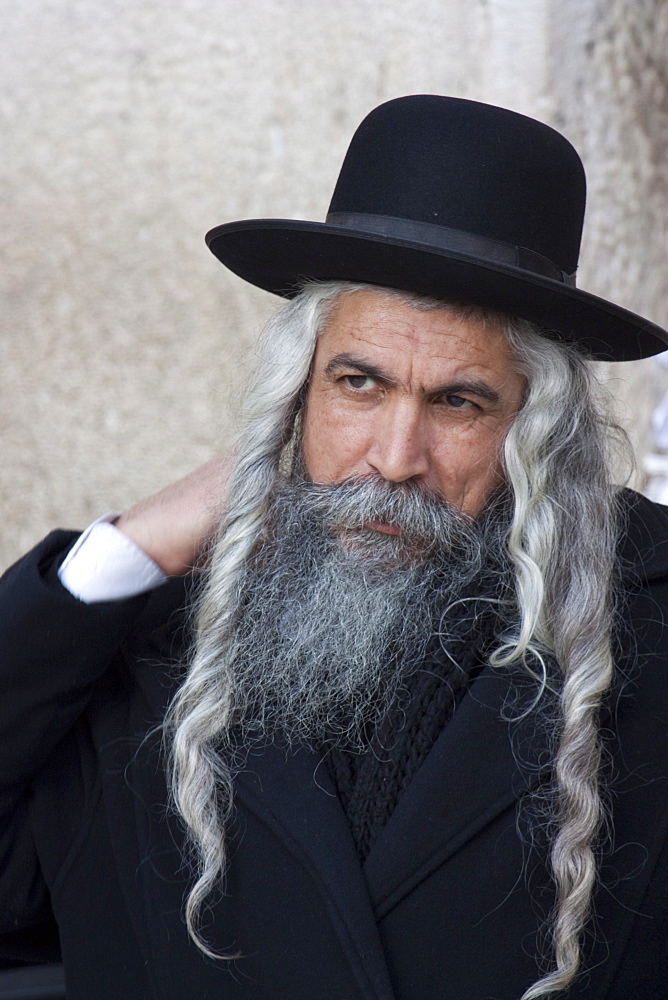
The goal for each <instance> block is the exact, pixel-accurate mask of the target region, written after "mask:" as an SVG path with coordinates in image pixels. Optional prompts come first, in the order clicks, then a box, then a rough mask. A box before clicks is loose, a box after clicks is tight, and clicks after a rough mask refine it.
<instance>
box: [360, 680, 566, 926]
mask: <svg viewBox="0 0 668 1000" xmlns="http://www.w3.org/2000/svg"><path fill="white" fill-rule="evenodd" d="M510 690H517V678H514V684H513V685H511V684H510V683H509V678H508V674H507V673H506V672H505V671H500V670H496V669H494V668H492V667H487V668H486V669H485V671H484V672H483V673H482V675H481V676H480V677H479V678H478V680H477V681H476V682H475V683H474V684H472V685H471V687H470V688H469V690H468V692H467V694H466V695H465V696H464V698H463V699H462V702H461V704H460V705H459V707H458V709H457V711H456V712H455V714H454V717H453V718H452V720H451V721H450V722H449V723H448V725H447V726H446V727H445V729H444V730H443V732H442V733H441V735H440V737H439V738H438V740H437V741H436V743H435V745H434V747H433V748H432V750H431V752H430V753H429V755H428V756H427V758H426V760H425V761H424V763H423V764H422V766H421V767H420V768H419V770H418V771H417V773H416V774H415V775H414V777H413V779H412V781H411V783H410V785H409V786H408V788H407V789H406V791H405V792H404V794H403V796H402V797H401V799H400V800H399V802H398V804H397V807H396V809H395V810H394V813H393V814H392V816H391V818H390V820H389V822H388V824H387V826H386V827H385V829H384V830H383V832H382V834H381V835H380V837H379V838H378V840H377V842H376V843H375V844H374V846H373V848H372V850H371V852H370V854H369V856H368V858H367V860H366V864H365V866H364V874H365V877H366V881H367V884H368V886H369V892H370V895H371V899H372V902H373V905H374V910H375V914H376V918H377V919H381V918H382V917H383V915H384V914H385V913H387V912H388V910H390V909H391V908H392V907H393V906H395V905H396V903H397V902H398V901H399V900H400V899H401V898H402V897H403V896H404V895H405V894H406V893H408V892H410V891H411V890H412V889H413V888H414V887H415V886H416V885H417V884H418V883H419V882H420V881H421V880H422V879H424V878H425V877H426V876H427V875H428V874H429V873H430V872H431V871H433V870H434V869H435V868H437V867H439V866H440V865H442V864H444V863H445V862H446V861H447V860H448V858H449V857H450V856H451V855H452V854H454V853H455V852H456V851H457V850H459V849H460V848H461V847H462V846H463V845H464V844H465V843H467V841H469V840H471V839H472V838H473V837H474V836H475V835H476V834H477V833H478V832H479V831H480V830H481V829H482V828H483V827H484V826H486V824H487V823H489V822H490V821H491V820H492V819H493V818H494V817H495V816H497V815H498V814H499V813H500V812H502V811H503V810H504V809H507V808H508V807H509V806H510V805H512V803H513V802H514V801H515V800H516V799H517V798H519V797H520V796H521V795H522V793H523V792H524V791H526V789H527V788H528V787H529V786H530V785H531V784H533V783H534V782H535V781H538V780H539V779H540V776H541V773H542V772H543V770H544V766H543V765H544V762H545V761H546V760H547V758H548V756H549V755H547V754H546V753H545V751H546V750H547V744H548V739H547V734H546V733H545V732H544V731H541V730H539V729H538V728H536V727H535V725H534V724H528V721H521V722H517V723H509V722H508V721H507V719H506V718H504V715H505V713H506V712H510V713H515V714H517V708H516V707H515V708H513V707H506V703H507V699H508V693H509V691H510ZM516 760H519V761H521V764H522V766H521V768H520V767H519V766H518V763H517V762H516Z"/></svg>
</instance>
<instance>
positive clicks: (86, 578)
mask: <svg viewBox="0 0 668 1000" xmlns="http://www.w3.org/2000/svg"><path fill="white" fill-rule="evenodd" d="M116 517H118V514H117V513H111V514H105V515H104V517H99V518H98V519H97V521H93V523H92V524H91V525H90V526H89V527H88V528H86V530H85V531H84V533H83V534H82V535H81V536H80V537H79V539H78V540H77V542H76V543H75V545H74V547H73V548H72V549H71V550H70V551H69V553H68V554H67V556H66V558H65V560H64V561H63V564H62V566H61V567H60V569H59V570H58V577H59V579H60V582H61V583H62V584H63V586H64V587H65V588H66V589H67V590H69V592H70V594H73V595H74V597H78V599H79V600H80V601H83V602H84V604H95V603H97V602H99V601H121V600H124V599H125V598H128V597H135V596H136V595H137V594H143V593H144V592H145V591H147V590H153V588H154V587H158V586H159V585H160V584H161V583H164V582H165V580H166V579H167V576H166V575H165V574H164V573H163V572H162V570H161V569H160V567H159V566H158V565H157V563H155V562H154V561H153V560H152V559H151V557H150V556H147V555H146V553H145V552H144V551H143V549H140V548H139V546H138V545H135V543H134V542H133V541H131V540H130V539H129V538H128V536H127V535H125V534H123V532H122V531H120V530H119V529H118V528H116V527H115V526H114V525H113V524H111V521H112V520H114V519H115V518H116Z"/></svg>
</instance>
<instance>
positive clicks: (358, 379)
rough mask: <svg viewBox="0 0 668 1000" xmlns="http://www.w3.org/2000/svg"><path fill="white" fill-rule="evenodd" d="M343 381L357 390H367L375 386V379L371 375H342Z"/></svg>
mask: <svg viewBox="0 0 668 1000" xmlns="http://www.w3.org/2000/svg"><path fill="white" fill-rule="evenodd" d="M343 381H344V382H345V383H346V385H348V386H350V388H351V389H356V390H357V392H368V391H369V390H370V389H375V387H376V380H375V378H372V377H371V375H344V376H343Z"/></svg>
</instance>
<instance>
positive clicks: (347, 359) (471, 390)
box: [325, 353, 501, 405]
mask: <svg viewBox="0 0 668 1000" xmlns="http://www.w3.org/2000/svg"><path fill="white" fill-rule="evenodd" d="M346 368H354V369H355V370H356V371H358V372H360V373H361V374H363V375H369V376H370V377H371V378H375V379H378V381H379V382H384V383H385V384H386V385H396V379H393V378H391V377H390V376H389V375H388V374H387V372H384V371H383V370H382V369H381V368H378V367H377V365H374V364H372V363H371V362H370V361H367V360H365V358H360V357H358V356H357V355H355V354H347V353H346V354H337V355H336V357H334V358H332V359H331V360H330V361H329V362H328V363H327V365H326V366H325V374H326V375H335V374H336V372H338V371H341V370H342V369H346ZM464 392H465V393H468V394H469V395H472V396H479V397H480V398H481V399H486V400H487V402H488V403H492V404H493V405H496V404H498V403H499V402H500V398H501V397H500V396H499V394H498V392H496V391H495V390H494V389H492V387H491V386H489V385H488V384H487V382H483V381H482V380H481V379H476V378H474V379H459V380H457V381H455V382H447V383H446V384H445V385H441V386H437V387H436V388H435V389H430V390H429V395H430V396H433V397H437V396H456V395H459V394H461V393H464Z"/></svg>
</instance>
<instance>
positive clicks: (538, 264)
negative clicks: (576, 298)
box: [325, 212, 575, 288]
mask: <svg viewBox="0 0 668 1000" xmlns="http://www.w3.org/2000/svg"><path fill="white" fill-rule="evenodd" d="M325 222H326V223H327V224H329V225H335V226H341V227H342V228H345V229H357V230H363V231H364V232H367V233H374V234H375V235H377V236H390V237H392V239H402V240H412V241H413V242H416V243H423V244H424V243H428V244H430V245H431V246H432V247H439V248H440V249H443V250H452V251H453V252H454V253H463V254H468V255H470V256H472V257H479V258H486V259H487V260H489V261H490V262H494V263H496V264H510V265H511V266H513V267H520V268H522V269H523V270H524V271H532V272H533V273H534V274H540V275H541V276H542V277H544V278H552V280H553V281H560V282H561V283H562V284H564V285H570V286H571V287H572V288H574V287H575V272H574V273H573V274H567V273H566V271H562V270H561V269H560V268H558V267H557V265H556V264H554V263H553V262H552V261H551V260H548V258H547V257H543V255H542V254H539V253H536V252H535V251H534V250H528V249H527V248H526V247H518V246H513V245H512V244H511V243H504V242H503V241H502V240H495V239H492V238H491V237H489V236H480V235H478V234H476V233H467V232H465V231H464V230H463V229H453V228H452V227H451V226H441V225H436V224H435V223H432V222H415V221H413V220H412V219H401V218H397V217H395V216H391V215H371V214H369V213H366V212H330V213H329V214H328V215H327V218H326V220H325Z"/></svg>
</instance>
